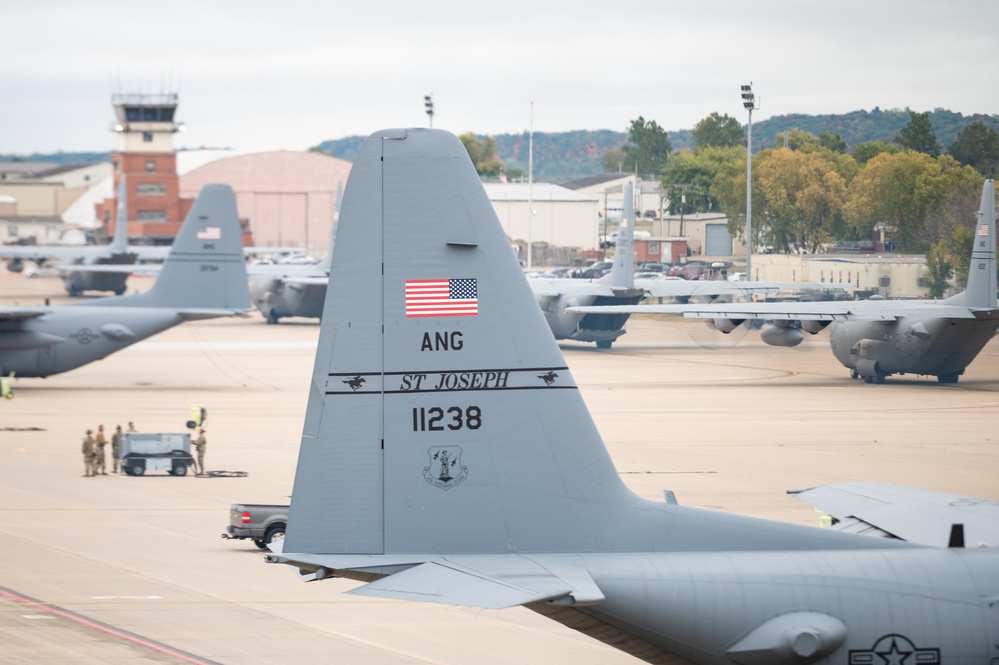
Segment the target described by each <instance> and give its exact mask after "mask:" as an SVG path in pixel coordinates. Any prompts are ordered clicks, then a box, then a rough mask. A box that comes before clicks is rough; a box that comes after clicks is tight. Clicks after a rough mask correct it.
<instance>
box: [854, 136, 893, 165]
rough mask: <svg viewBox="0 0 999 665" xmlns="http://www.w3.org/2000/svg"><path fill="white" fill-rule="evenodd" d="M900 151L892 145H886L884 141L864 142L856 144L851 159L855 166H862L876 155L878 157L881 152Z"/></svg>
mask: <svg viewBox="0 0 999 665" xmlns="http://www.w3.org/2000/svg"><path fill="white" fill-rule="evenodd" d="M901 149H902V148H900V147H899V146H897V145H895V144H894V143H887V142H885V141H865V142H864V143H858V144H857V145H855V146H854V147H853V158H854V159H855V160H856V161H857V164H859V165H860V166H863V165H865V164H866V163H867V162H869V161H871V158H872V157H875V156H876V155H880V154H881V153H883V152H889V153H896V152H898V151H900V150H901Z"/></svg>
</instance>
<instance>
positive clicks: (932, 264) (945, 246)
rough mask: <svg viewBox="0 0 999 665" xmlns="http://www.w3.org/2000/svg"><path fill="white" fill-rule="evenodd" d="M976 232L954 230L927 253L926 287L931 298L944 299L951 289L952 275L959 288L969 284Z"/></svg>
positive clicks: (964, 229) (963, 229) (966, 229)
mask: <svg viewBox="0 0 999 665" xmlns="http://www.w3.org/2000/svg"><path fill="white" fill-rule="evenodd" d="M974 241H975V232H974V230H973V229H971V228H968V227H959V228H956V229H954V230H953V231H952V232H951V233H950V235H948V236H947V237H945V238H941V239H940V240H939V241H937V242H936V243H935V244H934V245H933V246H932V247H930V250H929V251H928V252H927V253H926V286H927V287H929V290H930V293H929V295H930V297H931V298H942V297H943V296H944V294H945V293H946V292H947V289H948V288H949V287H950V278H951V275H954V276H955V280H954V281H956V282H957V284H958V286H963V285H965V284H967V283H968V268H969V267H970V265H971V246H972V243H974Z"/></svg>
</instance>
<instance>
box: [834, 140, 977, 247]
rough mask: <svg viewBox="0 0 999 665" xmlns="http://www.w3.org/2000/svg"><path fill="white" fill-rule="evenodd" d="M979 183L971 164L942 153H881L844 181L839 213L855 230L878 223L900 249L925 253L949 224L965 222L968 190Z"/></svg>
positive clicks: (968, 212)
mask: <svg viewBox="0 0 999 665" xmlns="http://www.w3.org/2000/svg"><path fill="white" fill-rule="evenodd" d="M981 186H982V178H981V176H980V175H979V174H978V173H977V172H976V171H975V170H974V169H972V168H971V167H967V166H964V167H962V166H961V165H960V164H958V163H957V161H956V160H954V159H953V158H952V157H950V156H948V155H944V156H942V157H939V158H937V159H933V158H932V157H930V156H929V155H927V154H925V153H919V152H913V151H911V150H905V151H902V152H899V153H895V154H890V153H881V154H880V155H877V156H876V157H874V158H872V159H871V160H870V161H869V162H867V166H865V167H864V169H863V170H862V171H861V172H860V173H859V174H858V175H857V177H856V178H854V179H853V181H852V182H851V183H850V193H849V199H848V201H847V202H846V205H844V206H843V213H844V217H845V218H846V220H847V221H848V222H849V223H850V224H851V225H852V226H853V227H854V228H855V229H856V230H857V232H858V233H859V234H860V235H866V234H868V233H870V230H871V228H873V226H874V225H875V224H877V223H879V222H884V223H886V224H888V225H889V226H890V227H892V228H893V233H894V239H895V241H896V242H897V244H898V246H899V248H900V250H901V251H903V252H925V251H927V250H928V249H929V247H930V246H931V245H933V244H934V243H935V242H937V241H938V240H939V239H940V237H941V236H942V234H944V233H949V232H950V229H951V228H952V227H954V226H957V225H961V224H962V223H964V224H966V223H967V222H966V221H965V220H966V219H969V218H971V215H972V212H973V211H974V209H975V208H974V197H973V196H972V195H971V194H969V192H971V191H973V190H974V189H975V188H977V189H979V191H980V189H981ZM968 201H971V203H970V206H971V207H970V209H968V206H969V203H968ZM952 202H958V203H959V205H953V204H952Z"/></svg>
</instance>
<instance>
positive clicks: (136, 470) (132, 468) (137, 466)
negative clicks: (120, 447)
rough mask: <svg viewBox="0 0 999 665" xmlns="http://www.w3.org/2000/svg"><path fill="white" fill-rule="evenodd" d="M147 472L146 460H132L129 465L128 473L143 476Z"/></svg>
mask: <svg viewBox="0 0 999 665" xmlns="http://www.w3.org/2000/svg"><path fill="white" fill-rule="evenodd" d="M145 472H146V463H145V462H142V461H139V462H132V463H131V464H129V465H128V474H129V475H131V476H141V475H142V474H144V473H145Z"/></svg>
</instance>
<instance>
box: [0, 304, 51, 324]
mask: <svg viewBox="0 0 999 665" xmlns="http://www.w3.org/2000/svg"><path fill="white" fill-rule="evenodd" d="M49 311H50V309H49V308H48V307H8V308H6V309H4V308H2V307H0V323H3V322H5V321H23V320H24V319H34V318H36V317H39V316H42V315H43V314H47V313H48V312H49Z"/></svg>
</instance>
